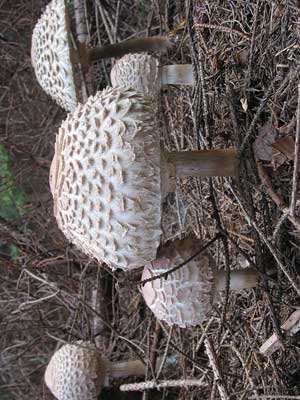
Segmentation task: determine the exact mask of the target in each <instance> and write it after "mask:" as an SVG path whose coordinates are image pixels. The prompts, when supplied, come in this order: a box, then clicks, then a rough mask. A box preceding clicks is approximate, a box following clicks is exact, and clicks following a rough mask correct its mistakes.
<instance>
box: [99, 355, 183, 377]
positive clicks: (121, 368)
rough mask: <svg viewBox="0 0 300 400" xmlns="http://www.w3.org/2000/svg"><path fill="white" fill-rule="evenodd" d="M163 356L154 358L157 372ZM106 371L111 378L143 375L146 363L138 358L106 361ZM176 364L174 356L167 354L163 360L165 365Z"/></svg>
mask: <svg viewBox="0 0 300 400" xmlns="http://www.w3.org/2000/svg"><path fill="white" fill-rule="evenodd" d="M162 361H163V357H158V359H157V360H156V365H155V371H156V372H157V371H158V370H159V368H160V366H161V363H162ZM106 363H107V364H106V371H107V374H108V375H109V376H111V377H112V378H126V377H127V376H144V375H145V374H146V365H145V364H144V363H143V362H142V361H140V360H132V361H124V362H117V363H112V362H110V361H106ZM175 364H177V359H176V357H174V356H169V357H167V358H166V360H165V367H168V366H171V365H173V366H174V365H175Z"/></svg>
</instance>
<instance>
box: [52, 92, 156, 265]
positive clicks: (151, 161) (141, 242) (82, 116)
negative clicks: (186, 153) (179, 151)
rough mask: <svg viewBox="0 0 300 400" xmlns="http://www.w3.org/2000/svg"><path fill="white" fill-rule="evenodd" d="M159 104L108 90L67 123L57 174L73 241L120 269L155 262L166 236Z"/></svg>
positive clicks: (62, 224) (58, 198)
mask: <svg viewBox="0 0 300 400" xmlns="http://www.w3.org/2000/svg"><path fill="white" fill-rule="evenodd" d="M152 110H153V105H152V103H151V101H150V100H149V99H147V98H145V97H144V96H143V95H142V94H140V93H137V92H136V91H134V90H132V89H124V88H123V89H122V88H107V89H105V90H104V91H102V92H98V93H97V94H96V95H95V96H93V97H90V98H89V99H88V101H87V103H86V104H84V105H81V104H79V105H78V107H77V108H76V110H75V111H74V112H73V113H71V114H69V115H68V117H67V119H66V120H65V121H64V122H63V123H62V126H61V128H60V130H59V133H58V135H57V137H56V144H55V155H54V160H53V163H52V166H51V171H50V175H51V176H50V181H51V182H50V187H51V191H52V195H53V198H54V215H55V217H56V219H57V222H58V225H59V228H60V229H61V230H62V231H63V233H64V234H65V236H66V238H67V239H68V240H69V241H71V242H72V243H74V244H75V245H76V246H77V247H78V248H79V249H81V250H82V251H83V252H84V253H86V254H88V255H90V256H92V257H95V258H96V259H97V260H98V261H100V262H105V263H107V264H108V265H110V266H111V267H112V268H115V267H118V268H122V269H130V268H137V267H140V266H142V265H145V264H146V263H147V262H149V261H151V260H153V259H155V257H156V251H157V248H158V246H159V241H160V235H161V228H160V224H161V188H160V182H161V179H160V135H159V129H158V126H157V121H156V119H155V118H153V115H152Z"/></svg>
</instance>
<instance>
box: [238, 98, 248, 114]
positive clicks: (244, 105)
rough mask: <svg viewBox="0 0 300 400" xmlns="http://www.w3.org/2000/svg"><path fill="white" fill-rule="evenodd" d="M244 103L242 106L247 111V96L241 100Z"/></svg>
mask: <svg viewBox="0 0 300 400" xmlns="http://www.w3.org/2000/svg"><path fill="white" fill-rule="evenodd" d="M240 101H241V104H242V108H243V110H244V111H245V112H247V110H248V100H247V97H244V98H243V99H241V100H240Z"/></svg>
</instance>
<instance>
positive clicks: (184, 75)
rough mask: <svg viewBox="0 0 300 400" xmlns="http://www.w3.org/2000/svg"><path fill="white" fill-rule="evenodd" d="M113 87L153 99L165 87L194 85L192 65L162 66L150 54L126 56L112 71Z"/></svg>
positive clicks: (117, 62)
mask: <svg viewBox="0 0 300 400" xmlns="http://www.w3.org/2000/svg"><path fill="white" fill-rule="evenodd" d="M110 79H111V83H112V86H122V87H131V88H133V89H135V90H137V91H139V92H142V93H144V94H147V95H149V96H151V97H155V96H157V94H158V93H159V91H160V89H161V88H162V86H163V85H194V84H195V79H194V75H193V71H192V66H191V65H190V64H182V65H180V64H179V65H165V66H160V65H159V62H158V60H157V59H156V58H155V57H153V56H151V55H149V54H126V55H125V56H124V57H122V58H121V59H120V60H117V61H116V62H115V64H114V66H113V68H112V70H111V73H110Z"/></svg>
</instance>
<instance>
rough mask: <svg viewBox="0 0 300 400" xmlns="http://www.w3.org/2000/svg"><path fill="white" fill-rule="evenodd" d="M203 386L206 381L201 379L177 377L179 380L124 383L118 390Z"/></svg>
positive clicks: (138, 390) (134, 390)
mask: <svg viewBox="0 0 300 400" xmlns="http://www.w3.org/2000/svg"><path fill="white" fill-rule="evenodd" d="M192 386H194V387H203V386H206V383H203V380H202V379H179V380H166V381H161V382H155V381H146V382H140V383H129V384H126V385H121V386H120V390H121V391H122V392H143V391H144V390H149V389H163V388H170V387H183V388H189V387H192Z"/></svg>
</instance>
